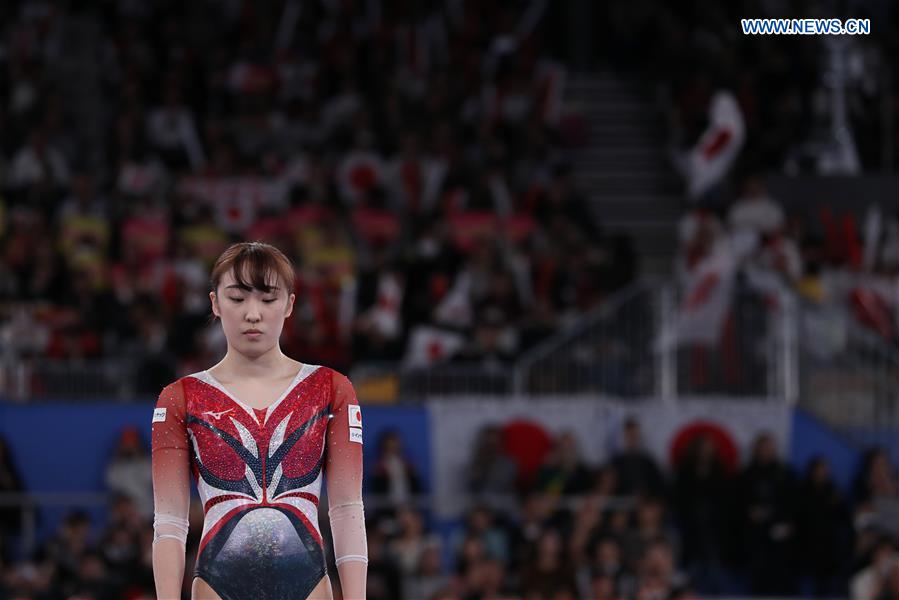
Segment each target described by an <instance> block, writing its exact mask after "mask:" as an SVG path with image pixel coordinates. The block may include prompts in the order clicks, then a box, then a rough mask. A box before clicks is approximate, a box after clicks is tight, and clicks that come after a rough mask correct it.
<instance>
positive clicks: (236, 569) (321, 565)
mask: <svg viewBox="0 0 899 600" xmlns="http://www.w3.org/2000/svg"><path fill="white" fill-rule="evenodd" d="M322 471H324V472H325V475H326V476H327V480H328V499H329V508H330V513H331V520H332V523H335V517H337V519H338V521H339V523H335V526H334V531H333V535H334V546H335V553H336V554H337V555H338V564H340V562H341V561H343V560H358V561H362V562H367V559H366V556H365V555H366V554H367V553H366V551H365V528H364V524H363V520H362V415H361V411H360V408H359V404H358V402H357V401H356V395H355V393H354V391H353V387H352V385H351V384H350V382H349V380H348V379H347V378H346V377H344V376H343V375H341V374H339V373H337V372H336V371H333V370H331V369H329V368H326V367H318V366H314V365H304V366H303V367H302V369H301V370H300V371H299V372H298V373H297V375H296V377H295V378H294V380H293V381H292V382H291V384H290V385H289V386H288V389H287V390H286V391H285V392H284V394H282V396H281V397H280V398H279V399H278V400H276V401H275V402H274V403H273V404H271V405H270V406H269V407H268V408H266V409H255V408H252V407H250V406H247V405H246V404H244V403H243V402H241V401H240V400H239V399H237V398H235V397H233V396H232V395H231V394H230V393H229V392H228V391H227V390H226V389H225V388H224V387H223V386H222V385H221V384H220V383H219V382H218V381H216V380H215V379H214V378H213V377H212V376H211V375H210V374H209V373H208V372H206V371H203V372H200V373H195V374H193V375H189V376H187V377H183V378H181V379H179V380H178V381H175V382H174V383H172V384H170V385H168V386H167V387H166V388H165V389H164V390H163V391H162V393H161V394H160V396H159V402H158V403H157V406H156V410H155V411H154V413H153V487H154V496H155V502H156V520H155V525H156V539H161V538H165V537H174V538H178V539H181V540H183V539H184V535H185V534H186V531H187V526H186V525H187V521H186V519H187V512H188V507H189V504H190V488H189V486H190V483H189V480H190V479H191V478H192V479H193V480H194V482H195V483H196V485H197V489H198V491H199V494H200V499H201V500H202V502H203V511H204V520H203V533H202V536H201V538H200V546H199V550H198V553H197V562H196V568H195V571H194V574H195V576H196V577H199V578H201V579H203V580H204V581H206V583H208V584H209V586H210V587H211V588H212V589H213V590H214V591H215V592H216V593H217V594H218V595H219V596H220V597H221V598H222V599H223V600H246V599H247V598H257V599H259V600H276V599H277V600H281V599H287V598H291V599H302V598H306V597H307V596H308V595H309V593H310V592H311V591H312V590H313V589H314V588H315V586H316V585H317V584H318V583H319V581H320V580H321V579H322V577H324V576H325V573H326V569H325V557H324V552H323V549H322V537H321V533H320V531H319V526H318V503H319V493H320V490H321V481H322ZM347 511H349V512H347Z"/></svg>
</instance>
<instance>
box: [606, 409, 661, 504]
mask: <svg viewBox="0 0 899 600" xmlns="http://www.w3.org/2000/svg"><path fill="white" fill-rule="evenodd" d="M622 434H623V440H622V447H621V450H620V451H619V452H618V453H617V454H615V455H614V456H613V457H612V466H613V467H614V469H615V473H616V474H617V478H618V492H619V493H621V494H649V495H652V496H660V495H664V494H665V480H664V478H663V476H662V472H661V471H660V470H659V467H658V465H657V464H656V462H655V460H654V459H653V458H652V456H650V455H649V453H648V452H646V450H644V449H643V440H642V434H641V432H640V423H639V422H638V421H637V420H636V419H635V418H633V417H629V418H628V419H627V420H626V421H625V422H624V427H623V428H622Z"/></svg>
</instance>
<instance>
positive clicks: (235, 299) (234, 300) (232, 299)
mask: <svg viewBox="0 0 899 600" xmlns="http://www.w3.org/2000/svg"><path fill="white" fill-rule="evenodd" d="M229 300H231V301H232V302H243V298H229Z"/></svg>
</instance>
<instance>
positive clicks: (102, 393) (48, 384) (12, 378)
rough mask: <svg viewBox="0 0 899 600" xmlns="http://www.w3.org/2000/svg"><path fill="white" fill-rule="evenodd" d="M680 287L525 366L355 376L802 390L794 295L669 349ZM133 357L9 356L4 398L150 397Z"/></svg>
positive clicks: (645, 288) (1, 377) (394, 393)
mask: <svg viewBox="0 0 899 600" xmlns="http://www.w3.org/2000/svg"><path fill="white" fill-rule="evenodd" d="M678 303H679V298H678V295H677V292H676V291H675V289H674V287H673V286H672V285H669V284H663V283H658V282H653V281H641V282H638V283H636V284H634V285H632V286H630V287H628V288H626V289H625V290H622V291H620V292H618V293H617V294H615V295H613V296H612V297H611V298H609V299H608V300H607V301H606V302H604V303H603V304H602V305H601V306H600V307H599V308H597V309H596V310H594V311H593V312H591V313H588V314H586V315H582V316H579V317H578V318H577V319H576V320H573V321H572V322H571V323H570V324H569V325H568V326H566V327H563V329H562V330H561V331H560V332H559V333H557V334H556V335H554V336H552V337H551V338H549V339H548V340H546V341H544V342H543V343H541V344H539V345H538V346H536V347H534V348H532V349H531V350H529V351H528V352H526V353H525V354H524V355H523V356H522V357H521V358H520V359H519V360H518V362H517V363H515V364H467V363H460V364H457V363H447V364H440V365H434V366H431V367H429V368H427V369H408V368H404V367H403V366H402V365H401V364H397V363H380V362H366V363H362V364H359V365H356V366H354V369H353V372H352V376H353V381H354V383H356V382H359V383H363V382H364V383H366V384H367V383H372V385H365V386H364V387H365V388H366V390H365V391H366V393H371V394H373V396H374V397H376V398H377V400H375V401H383V402H396V401H398V400H402V401H404V402H418V401H421V400H424V399H425V398H427V397H431V396H446V395H453V394H466V395H519V396H520V395H541V394H602V395H607V396H613V397H624V398H641V397H642V398H645V397H650V396H654V397H659V398H664V399H666V400H671V401H673V400H675V399H676V398H677V397H678V396H681V395H682V396H697V395H708V394H715V395H719V396H744V397H750V396H751V397H768V398H781V399H786V400H787V401H790V402H793V401H795V399H796V398H797V397H798V383H799V380H798V376H797V375H796V370H797V367H798V363H797V358H796V339H797V335H796V315H795V307H794V305H795V302H794V301H793V299H792V297H791V296H790V295H789V294H782V295H781V297H780V298H778V300H777V302H776V303H774V304H776V309H772V302H771V296H770V294H768V295H767V296H766V297H763V296H762V295H761V294H759V293H758V292H753V291H752V290H750V289H748V288H746V287H745V286H744V287H741V286H740V285H737V286H736V291H735V293H734V294H733V298H732V302H731V305H730V309H729V311H728V316H727V317H726V318H725V320H724V325H723V327H722V333H721V336H720V340H719V341H718V342H717V343H715V344H711V345H709V346H707V347H703V346H701V345H698V344H694V345H685V344H681V345H676V344H675V345H672V344H668V345H660V344H659V339H660V334H661V333H662V332H664V331H669V330H670V329H671V327H672V324H673V322H674V321H675V320H676V318H677V306H678ZM140 374H141V373H140V369H139V368H137V366H136V365H135V364H134V363H133V362H131V361H128V360H124V359H122V360H118V359H108V360H102V361H78V362H63V361H50V360H37V359H19V360H12V361H11V360H5V361H4V362H2V363H0V397H3V398H7V399H10V400H13V401H24V400H30V399H41V398H50V399H58V398H64V399H71V400H81V399H91V398H98V399H105V400H110V399H114V400H118V401H132V400H135V399H138V398H147V399H150V398H151V397H152V396H154V394H153V393H152V392H149V391H147V392H145V393H141V390H142V389H143V388H145V387H147V386H146V385H144V384H141V383H140V382H139V380H138V376H139V375H140Z"/></svg>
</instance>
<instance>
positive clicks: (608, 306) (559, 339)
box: [512, 279, 650, 395]
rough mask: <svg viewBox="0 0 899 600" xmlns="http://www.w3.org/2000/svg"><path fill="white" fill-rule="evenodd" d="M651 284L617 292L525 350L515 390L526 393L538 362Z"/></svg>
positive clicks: (515, 374) (518, 364)
mask: <svg viewBox="0 0 899 600" xmlns="http://www.w3.org/2000/svg"><path fill="white" fill-rule="evenodd" d="M649 286H650V282H649V281H648V280H645V279H641V280H638V281H636V282H634V283H632V284H631V285H629V286H627V287H626V288H624V289H622V290H619V291H617V292H615V293H614V294H612V295H611V296H610V297H609V298H608V299H606V301H605V302H603V303H602V304H600V305H599V306H598V307H596V308H595V309H593V310H592V311H591V312H589V313H587V314H586V315H584V316H583V317H581V319H580V320H579V321H578V322H577V323H576V324H572V325H569V326H568V327H566V328H565V329H564V330H563V331H560V332H558V333H557V334H556V335H554V336H552V337H550V338H549V339H548V340H545V341H543V342H541V343H540V344H538V345H537V346H535V347H534V348H531V349H530V350H529V351H527V352H525V353H524V354H523V355H522V357H521V358H520V359H518V361H517V362H516V363H515V366H514V371H513V375H512V389H513V391H514V392H515V393H516V394H517V395H523V394H524V393H525V387H526V384H525V382H526V379H527V375H528V373H529V371H530V369H531V368H532V367H533V366H534V365H535V364H536V363H537V362H539V361H540V360H543V359H544V358H546V357H548V356H550V355H552V354H553V353H554V352H556V351H557V350H558V349H559V348H561V347H562V346H564V345H565V344H567V343H569V342H570V341H572V340H574V339H575V338H577V337H578V336H579V335H581V334H582V333H583V332H585V331H587V330H588V329H590V328H591V327H593V326H594V325H596V324H597V323H599V322H601V321H602V320H603V319H605V318H607V317H608V316H610V315H611V314H612V313H614V312H615V311H616V310H618V309H619V308H621V307H622V306H624V305H625V304H626V303H627V302H629V301H630V300H632V299H633V298H634V297H635V296H636V295H637V294H639V293H640V292H642V291H644V290H646V289H647V288H648V287H649Z"/></svg>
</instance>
